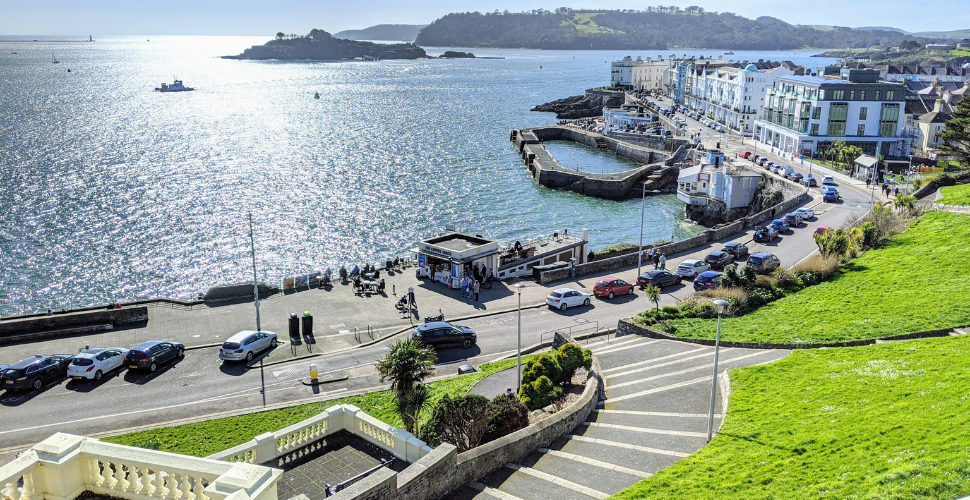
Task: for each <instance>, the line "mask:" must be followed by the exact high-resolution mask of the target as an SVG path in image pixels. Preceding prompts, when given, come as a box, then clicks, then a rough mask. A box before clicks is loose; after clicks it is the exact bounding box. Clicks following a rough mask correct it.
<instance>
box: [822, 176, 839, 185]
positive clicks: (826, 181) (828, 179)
mask: <svg viewBox="0 0 970 500" xmlns="http://www.w3.org/2000/svg"><path fill="white" fill-rule="evenodd" d="M822 185H823V186H835V185H836V184H835V179H833V178H832V176H831V175H826V176H825V177H822Z"/></svg>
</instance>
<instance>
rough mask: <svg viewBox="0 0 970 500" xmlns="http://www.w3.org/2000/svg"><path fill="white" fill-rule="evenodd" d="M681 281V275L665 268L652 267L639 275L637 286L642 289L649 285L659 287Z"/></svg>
mask: <svg viewBox="0 0 970 500" xmlns="http://www.w3.org/2000/svg"><path fill="white" fill-rule="evenodd" d="M678 283H680V276H678V275H676V274H673V273H671V272H670V271H667V270H665V269H651V270H649V271H647V272H645V273H643V274H641V275H640V276H638V277H637V286H639V287H640V288H641V289H643V288H645V287H646V286H647V285H654V286H656V287H657V288H663V287H665V286H671V285H676V284H678Z"/></svg>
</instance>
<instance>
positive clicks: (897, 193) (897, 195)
mask: <svg viewBox="0 0 970 500" xmlns="http://www.w3.org/2000/svg"><path fill="white" fill-rule="evenodd" d="M893 197H894V198H899V186H896V191H895V194H893Z"/></svg>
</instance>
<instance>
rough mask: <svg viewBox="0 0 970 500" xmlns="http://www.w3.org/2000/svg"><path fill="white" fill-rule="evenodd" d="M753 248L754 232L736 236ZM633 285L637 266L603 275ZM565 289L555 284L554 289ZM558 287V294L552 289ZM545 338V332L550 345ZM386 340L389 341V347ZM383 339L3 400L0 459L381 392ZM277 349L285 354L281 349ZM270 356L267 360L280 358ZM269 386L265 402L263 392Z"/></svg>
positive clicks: (510, 316) (584, 324)
mask: <svg viewBox="0 0 970 500" xmlns="http://www.w3.org/2000/svg"><path fill="white" fill-rule="evenodd" d="M840 192H841V193H842V196H843V201H842V202H840V203H837V204H829V203H821V202H820V201H819V200H820V196H819V194H818V191H817V189H812V190H811V192H810V194H811V195H812V200H811V201H809V202H807V203H806V205H805V206H809V207H814V208H815V209H816V212H817V214H818V216H817V218H816V219H815V220H812V221H809V222H808V223H807V224H803V225H802V226H801V227H799V228H798V229H796V230H794V231H793V232H792V233H790V234H786V235H782V237H780V238H778V239H777V240H775V241H774V242H772V243H771V244H770V245H762V244H757V243H749V247H750V248H751V253H755V252H759V251H766V252H771V253H774V254H776V255H778V257H779V258H780V259H781V261H782V264H783V265H785V266H786V267H790V266H793V265H795V264H797V263H798V262H800V261H801V260H803V259H805V258H807V257H808V256H810V255H811V254H812V253H814V252H815V250H816V246H815V244H814V240H813V238H812V231H813V230H814V228H815V227H816V226H818V225H827V226H835V227H838V226H841V225H843V224H845V223H846V222H847V221H850V220H854V219H856V218H858V217H859V216H861V215H862V214H864V213H865V212H866V210H868V205H869V195H868V193H864V192H861V191H857V190H855V189H851V188H850V189H843V188H841V187H840ZM734 239H735V240H738V241H750V240H751V232H748V233H746V234H744V235H739V236H737V237H735V238H734ZM718 249H720V245H719V244H717V243H715V244H712V245H709V246H706V247H703V248H698V249H695V250H694V251H692V252H688V253H685V254H682V255H676V256H669V259H668V262H667V266H668V269H674V268H675V267H676V265H677V264H678V263H679V262H680V261H682V260H684V259H687V258H699V259H703V257H704V256H705V255H706V254H707V253H708V252H709V251H712V250H718ZM608 274H609V275H611V276H616V277H620V278H623V279H626V280H629V281H632V280H634V279H635V277H636V268H635V267H634V268H632V269H624V270H619V271H613V272H610V273H608ZM606 275H607V273H604V274H600V275H595V276H585V277H582V278H581V279H580V280H579V281H578V288H579V289H581V290H584V291H586V292H591V290H592V286H593V284H594V283H595V282H596V280H597V279H598V278H600V277H603V276H606ZM560 286H561V285H560ZM554 287H555V286H554ZM691 293H693V288H692V287H691V286H690V283H689V282H685V283H684V284H681V285H678V286H675V287H670V288H667V289H665V290H664V293H663V297H662V300H661V306H663V305H673V304H675V303H676V302H677V301H679V300H681V299H683V298H685V297H687V296H688V295H690V294H691ZM652 306H653V304H652V303H650V302H649V301H648V300H647V299H646V297H644V295H643V294H642V293H637V294H634V295H631V296H625V297H618V298H617V299H614V300H613V301H605V300H599V299H594V300H593V302H592V305H591V306H590V307H587V308H577V309H570V310H567V311H565V312H560V311H553V310H550V309H548V308H545V307H541V308H531V309H525V310H523V311H522V313H521V314H522V345H523V346H528V345H531V344H535V343H538V342H539V341H540V339H542V338H543V335H542V334H543V333H544V332H551V331H553V330H557V329H564V328H570V327H572V328H573V329H574V330H576V331H577V333H582V332H588V331H592V330H593V329H595V328H596V327H615V326H616V322H617V320H618V319H620V318H624V317H629V316H632V315H634V314H636V313H637V312H640V311H642V310H644V309H646V308H648V307H652ZM516 319H517V316H516V313H515V312H511V313H504V314H496V315H493V316H486V317H481V318H477V319H472V320H468V321H462V322H460V324H465V325H468V326H470V327H472V328H474V329H475V331H476V332H478V339H479V340H478V345H477V346H475V347H473V348H470V349H451V350H444V351H441V352H439V363H442V364H441V366H440V367H439V370H438V374H439V375H445V374H451V373H455V370H456V365H454V364H450V363H453V362H455V361H458V360H467V362H468V363H470V364H473V365H478V364H481V363H483V362H486V361H489V360H492V359H495V358H498V357H502V356H505V355H509V354H512V353H514V352H515V349H516V332H517V327H516V325H517V321H516ZM548 337H549V334H546V336H545V339H546V340H547V339H548ZM389 340H390V339H389ZM387 342H388V341H384V342H381V343H379V344H375V345H373V346H369V347H364V348H360V349H357V350H353V351H349V352H345V353H340V354H334V355H330V356H324V357H320V358H317V359H314V360H304V361H297V362H292V363H285V364H276V365H273V366H269V367H266V368H265V369H262V370H261V369H260V368H259V366H258V365H257V366H256V367H254V368H251V369H247V368H246V367H245V366H242V365H234V364H223V363H222V362H221V361H220V360H219V359H218V356H217V354H218V352H217V349H215V348H206V349H197V350H190V351H188V352H187V353H186V355H185V358H184V359H182V360H181V361H180V362H178V363H176V364H173V365H170V366H166V367H163V368H162V369H160V370H159V371H158V372H157V373H155V374H136V373H128V372H124V371H123V372H121V373H114V374H109V375H107V376H105V378H104V379H103V380H102V381H100V382H97V383H95V382H86V381H84V382H81V381H73V380H72V381H68V380H61V381H60V382H57V383H53V384H51V385H49V386H47V387H45V388H44V389H42V390H40V391H38V392H35V393H11V392H9V391H7V392H4V393H3V394H2V395H0V407H2V408H0V412H2V415H3V418H2V420H0V426H2V427H0V443H2V444H0V459H3V458H6V457H9V456H12V453H13V452H15V451H17V450H21V449H23V448H26V447H28V446H30V445H31V444H33V443H36V442H38V441H41V440H42V439H44V438H46V437H48V436H49V435H51V434H52V433H54V432H70V433H74V434H85V435H98V434H104V433H112V432H118V431H120V430H125V429H132V428H139V427H149V426H159V425H164V424H171V423H173V422H179V421H185V420H192V419H199V418H203V417H211V416H213V415H218V414H225V413H231V412H239V411H243V410H247V409H259V408H263V407H264V406H274V405H287V404H294V403H298V402H309V401H319V400H323V399H331V398H334V397H339V396H341V395H344V394H348V393H352V392H353V391H358V390H364V389H369V388H374V387H378V386H380V385H381V382H380V380H379V376H378V375H377V374H376V372H375V370H374V368H373V362H374V360H375V359H376V358H378V357H379V356H381V355H382V354H383V353H384V352H385V350H386V348H387V347H386V346H387ZM278 349H282V350H287V351H288V350H289V347H288V346H286V345H281V346H280V347H279V348H278ZM282 358H283V356H282V355H281V354H277V355H276V356H274V353H270V354H269V355H268V356H267V357H266V358H265V362H266V363H270V362H273V361H275V360H276V359H282ZM311 363H315V364H316V365H317V367H318V370H319V372H320V376H321V377H322V378H328V377H331V378H337V377H339V378H342V377H344V376H346V377H347V378H346V379H344V380H340V381H335V382H332V383H328V384H322V385H319V386H318V387H316V388H314V387H309V386H306V385H304V384H303V383H302V382H301V381H300V379H301V378H302V377H306V376H307V375H308V373H309V365H310V364H311ZM262 386H265V394H263V393H262V392H261V387H262Z"/></svg>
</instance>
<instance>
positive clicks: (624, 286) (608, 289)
mask: <svg viewBox="0 0 970 500" xmlns="http://www.w3.org/2000/svg"><path fill="white" fill-rule="evenodd" d="M631 293H633V285H632V284H630V283H627V282H626V281H623V280H621V279H620V278H603V279H601V280H599V281H597V282H596V284H595V285H593V295H596V296H597V297H606V298H608V299H612V298H613V297H616V296H617V295H627V294H631Z"/></svg>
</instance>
